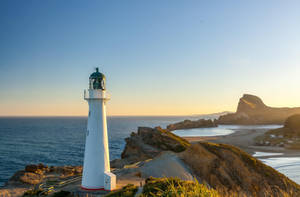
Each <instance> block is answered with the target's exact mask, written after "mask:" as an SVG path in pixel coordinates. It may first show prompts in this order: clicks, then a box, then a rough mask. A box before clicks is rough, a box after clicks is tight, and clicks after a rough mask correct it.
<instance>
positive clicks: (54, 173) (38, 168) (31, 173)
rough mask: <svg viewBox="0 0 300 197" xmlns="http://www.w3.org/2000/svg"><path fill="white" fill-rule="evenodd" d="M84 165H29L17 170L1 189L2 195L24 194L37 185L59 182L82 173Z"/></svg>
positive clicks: (0, 193)
mask: <svg viewBox="0 0 300 197" xmlns="http://www.w3.org/2000/svg"><path fill="white" fill-rule="evenodd" d="M81 173H82V166H51V167H48V166H47V165H43V164H41V163H40V164H37V165H35V164H31V165H27V166H26V167H25V169H24V170H20V171H17V172H16V173H15V174H14V175H13V176H12V177H11V178H10V179H9V180H8V182H7V183H6V184H5V186H4V187H2V188H1V189H0V196H1V195H3V196H22V194H23V193H24V192H25V191H27V190H29V189H32V188H34V187H35V186H36V185H38V184H41V183H44V182H47V181H51V182H54V183H55V182H59V181H63V180H64V179H66V178H68V177H72V176H75V175H80V174H81Z"/></svg>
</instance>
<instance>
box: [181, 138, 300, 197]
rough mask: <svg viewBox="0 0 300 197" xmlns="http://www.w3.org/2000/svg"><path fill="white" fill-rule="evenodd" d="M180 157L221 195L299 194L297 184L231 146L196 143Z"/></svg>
mask: <svg viewBox="0 0 300 197" xmlns="http://www.w3.org/2000/svg"><path fill="white" fill-rule="evenodd" d="M180 157H181V158H182V159H183V161H184V162H185V163H186V164H187V165H188V166H189V167H190V168H191V169H192V170H193V172H194V173H195V175H196V177H199V179H200V180H202V181H204V182H206V183H208V184H209V185H210V186H211V187H212V188H214V189H216V190H217V191H218V192H219V193H220V194H222V196H263V197H266V196H299V195H300V186H299V185H297V184H296V183H294V182H293V181H291V180H290V179H288V178H287V177H285V176H284V175H283V174H281V173H279V172H277V171H276V170H274V169H273V168H271V167H269V166H267V165H265V164H263V163H262V162H261V161H259V160H257V159H256V158H254V157H252V156H251V155H249V154H247V153H245V152H244V151H242V150H240V149H238V148H236V147H234V146H231V145H225V144H214V143H207V142H199V143H197V144H192V145H191V147H189V148H188V149H187V150H186V151H184V152H182V153H180Z"/></svg>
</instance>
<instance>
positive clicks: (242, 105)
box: [217, 94, 300, 124]
mask: <svg viewBox="0 0 300 197" xmlns="http://www.w3.org/2000/svg"><path fill="white" fill-rule="evenodd" d="M297 113H300V107H297V108H287V107H285V108H284V107H283V108H274V107H269V106H267V105H265V104H264V102H263V101H262V100H261V99H260V98H259V97H257V96H254V95H250V94H244V95H243V97H242V98H240V100H239V103H238V107H237V111H236V113H232V114H227V115H223V116H220V117H219V119H218V120H217V123H218V124H283V123H284V121H285V120H286V119H287V118H288V117H289V116H291V115H293V114H297Z"/></svg>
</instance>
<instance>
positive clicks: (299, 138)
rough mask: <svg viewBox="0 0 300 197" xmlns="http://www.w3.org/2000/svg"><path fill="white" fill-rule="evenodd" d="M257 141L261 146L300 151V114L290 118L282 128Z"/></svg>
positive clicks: (259, 137) (262, 136)
mask: <svg viewBox="0 0 300 197" xmlns="http://www.w3.org/2000/svg"><path fill="white" fill-rule="evenodd" d="M255 141H256V144H257V145H261V146H277V147H284V148H288V149H300V114H295V115H292V116H290V117H289V118H287V119H286V121H285V123H284V126H283V127H282V128H278V129H273V130H270V131H268V132H266V133H265V134H264V135H261V136H258V137H257V138H256V139H255Z"/></svg>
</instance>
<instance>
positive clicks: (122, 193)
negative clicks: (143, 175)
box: [105, 184, 138, 197]
mask: <svg viewBox="0 0 300 197" xmlns="http://www.w3.org/2000/svg"><path fill="white" fill-rule="evenodd" d="M137 191H138V188H137V186H134V185H133V184H128V185H126V186H124V187H123V188H122V189H121V190H118V191H115V192H111V193H109V194H107V195H106V196H105V197H134V196H135V193H136V192H137Z"/></svg>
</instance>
